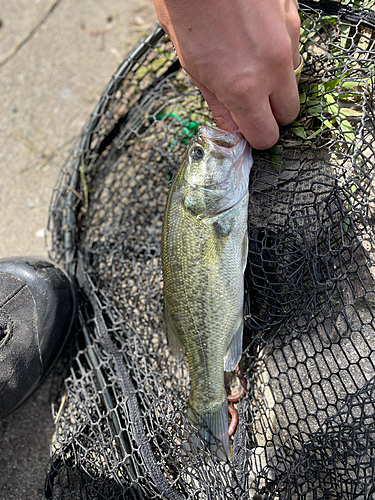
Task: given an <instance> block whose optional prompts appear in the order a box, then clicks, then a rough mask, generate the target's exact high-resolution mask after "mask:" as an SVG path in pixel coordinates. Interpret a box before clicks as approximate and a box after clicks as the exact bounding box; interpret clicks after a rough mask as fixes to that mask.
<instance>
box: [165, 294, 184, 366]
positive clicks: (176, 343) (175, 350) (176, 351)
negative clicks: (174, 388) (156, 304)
mask: <svg viewBox="0 0 375 500" xmlns="http://www.w3.org/2000/svg"><path fill="white" fill-rule="evenodd" d="M164 328H165V332H166V334H167V340H168V346H169V349H170V350H171V353H172V355H173V356H174V357H175V358H177V359H178V360H179V361H181V360H182V359H183V357H184V354H185V348H184V344H183V343H182V340H181V337H180V336H179V334H178V333H177V330H176V328H175V326H174V324H173V321H172V318H171V315H170V314H169V309H168V303H167V301H166V300H164Z"/></svg>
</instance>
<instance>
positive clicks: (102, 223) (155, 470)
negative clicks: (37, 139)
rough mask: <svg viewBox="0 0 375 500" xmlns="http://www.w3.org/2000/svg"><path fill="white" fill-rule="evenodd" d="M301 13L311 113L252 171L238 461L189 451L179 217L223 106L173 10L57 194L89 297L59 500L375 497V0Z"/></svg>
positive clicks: (68, 359)
mask: <svg viewBox="0 0 375 500" xmlns="http://www.w3.org/2000/svg"><path fill="white" fill-rule="evenodd" d="M300 13H301V22H302V32H301V45H300V52H301V54H302V57H303V59H304V62H305V66H304V69H303V72H302V75H301V81H300V84H299V90H300V101H301V112H300V115H299V117H298V118H297V121H295V122H293V123H292V124H291V125H289V126H288V127H284V128H283V130H282V132H281V137H280V140H279V142H278V144H277V145H276V146H274V147H273V148H272V149H271V150H269V151H264V152H255V154H254V166H253V168H252V171H251V176H250V184H249V217H248V233H249V254H248V263H247V268H246V272H245V331H244V345H243V355H242V359H241V363H240V372H239V374H241V376H239V374H235V373H234V374H233V376H232V378H231V377H229V379H226V383H227V386H228V387H227V390H228V392H230V391H231V390H232V391H236V390H237V389H236V387H235V386H236V385H238V384H239V380H240V379H241V380H242V381H243V384H244V385H246V392H245V393H244V394H243V397H242V398H241V399H240V401H239V402H238V403H237V404H235V406H236V409H237V412H238V425H237V429H236V431H235V433H234V434H233V436H232V437H231V438H230V443H229V455H230V460H229V461H228V462H220V461H218V460H217V459H215V457H214V456H212V455H211V454H210V452H209V451H207V450H206V449H205V448H204V447H203V448H202V447H199V446H197V447H196V449H195V448H194V446H195V445H194V443H192V448H191V449H190V451H191V452H188V453H186V452H184V450H183V443H184V441H185V440H186V439H187V435H186V428H188V426H189V423H188V421H187V419H186V408H187V400H188V395H189V370H188V366H187V363H186V361H183V362H179V361H178V360H176V359H175V358H174V357H173V356H171V354H170V351H169V349H168V346H167V342H166V337H165V333H164V328H163V311H162V309H163V306H162V305H163V287H162V272H161V259H160V242H161V231H162V218H163V213H164V208H165V201H166V197H167V192H168V186H169V183H170V180H171V178H172V176H173V174H174V173H175V171H176V169H177V167H178V165H179V163H180V161H181V158H182V156H183V153H184V151H185V149H186V145H187V144H188V142H189V141H190V138H191V137H192V136H194V134H195V133H196V132H197V130H198V129H199V127H200V126H201V125H202V124H203V123H205V122H207V121H210V120H211V116H210V112H209V109H208V107H207V105H206V103H205V102H204V100H203V98H202V97H201V95H200V94H199V92H198V91H197V90H196V89H195V87H194V86H193V85H192V84H191V83H190V81H189V79H188V78H187V76H186V75H185V74H184V72H183V71H182V70H181V67H180V65H179V63H178V61H177V59H176V55H175V53H174V51H173V48H172V45H171V43H170V41H169V40H168V38H166V37H165V34H164V32H163V31H162V30H161V28H157V29H156V30H155V32H154V33H153V34H151V35H150V36H149V37H148V38H147V40H145V41H144V42H142V43H141V44H140V45H139V46H138V47H136V48H135V49H134V51H133V52H132V53H131V54H130V55H129V57H128V58H127V59H126V60H125V61H124V62H123V64H122V65H121V66H120V67H119V68H118V70H117V71H116V73H115V75H114V76H113V78H112V80H111V82H110V83H109V85H108V86H107V88H106V89H105V91H104V93H103V95H102V97H101V99H100V101H99V102H98V104H97V106H96V108H95V110H94V112H93V114H92V116H91V118H90V120H89V122H88V124H87V126H86V127H85V129H84V131H83V133H82V136H81V139H80V142H79V145H78V146H77V148H76V149H75V150H74V151H73V152H72V154H71V156H70V157H69V158H68V160H67V162H66V164H65V166H64V168H63V169H62V172H61V175H60V179H59V183H58V185H57V188H56V190H55V193H54V198H53V200H52V204H51V209H50V234H49V236H50V255H51V257H53V258H54V259H56V260H57V261H59V262H60V263H62V264H64V265H65V266H66V268H67V269H68V270H69V271H70V273H72V274H73V275H75V276H76V278H77V280H78V283H79V285H80V289H81V296H80V309H79V315H78V321H77V333H76V335H75V336H74V338H73V339H72V341H71V343H70V345H69V346H68V349H67V350H66V353H65V358H64V360H63V362H61V363H60V368H61V372H59V373H58V372H56V374H55V376H56V391H55V392H54V394H53V399H54V405H53V407H54V411H55V418H56V432H55V434H54V438H53V443H52V457H51V461H50V464H49V467H48V475H47V479H46V487H45V497H46V498H48V499H54V500H63V499H64V500H67V499H85V500H86V499H87V500H89V499H90V500H91V499H92V500H94V499H95V500H96V499H103V500H109V499H147V500H151V499H157V498H159V499H161V498H164V499H167V498H168V499H181V500H182V499H184V498H185V499H214V500H216V499H226V500H230V499H250V498H253V499H258V500H259V499H261V498H263V499H266V498H267V499H278V500H279V499H280V500H281V499H283V500H284V499H285V500H286V499H289V500H291V499H293V500H294V499H295V500H297V499H299V500H302V499H303V500H309V499H322V498H324V499H363V500H364V499H370V498H373V497H374V496H375V480H374V474H375V321H374V306H375V276H374V270H375V267H374V266H375V262H374V252H375V248H374V243H375V242H374V234H373V223H374V220H375V196H374V183H375V179H374V173H375V166H374V164H375V161H374V160H375V159H374V154H375V151H374V148H375V146H374V144H375V128H374V125H375V121H374V103H373V92H374V89H373V86H374V75H375V1H374V0H367V1H365V0H363V1H342V2H336V1H329V0H321V1H312V0H311V1H309V2H306V1H305V2H303V3H302V2H301V3H300Z"/></svg>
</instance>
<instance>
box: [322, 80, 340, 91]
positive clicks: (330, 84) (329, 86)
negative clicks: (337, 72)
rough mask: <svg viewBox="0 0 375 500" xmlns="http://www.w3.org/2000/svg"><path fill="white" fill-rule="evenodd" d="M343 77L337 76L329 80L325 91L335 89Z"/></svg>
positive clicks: (325, 85)
mask: <svg viewBox="0 0 375 500" xmlns="http://www.w3.org/2000/svg"><path fill="white" fill-rule="evenodd" d="M340 81H341V78H336V79H335V80H331V81H329V82H326V83H325V84H324V85H323V87H324V91H325V92H329V91H330V90H332V89H334V88H335V87H337V85H338V84H339V83H340Z"/></svg>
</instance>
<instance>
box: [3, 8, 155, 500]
mask: <svg viewBox="0 0 375 500" xmlns="http://www.w3.org/2000/svg"><path fill="white" fill-rule="evenodd" d="M55 4H56V5H55ZM54 5H55V7H54V9H53V10H52V11H51V13H50V14H49V15H48V16H47V17H46V18H45V20H44V22H43V23H42V24H40V26H39V27H38V29H37V30H36V31H35V32H34V33H33V34H32V35H31V36H30V37H29V38H27V35H28V34H30V33H31V30H32V27H33V26H35V24H36V23H37V21H38V20H40V18H41V16H42V15H43V13H45V12H47V11H48V10H49V9H50V8H51V7H52V6H54ZM155 19H156V18H155V13H154V10H153V6H152V2H151V0H108V1H107V2H103V1H100V0H80V1H76V0H58V1H56V0H55V1H54V0H12V1H11V2H5V1H3V2H1V9H0V92H1V101H0V102H1V104H0V110H1V113H0V137H1V142H0V144H1V148H0V199H1V203H0V258H3V257H8V256H12V255H42V256H43V255H47V251H46V249H45V244H44V235H45V230H46V225H47V217H48V207H49V203H50V198H51V195H52V191H53V188H54V185H55V183H56V180H57V176H58V173H59V170H60V168H61V166H62V164H63V162H64V159H65V158H66V156H67V155H68V152H69V150H70V149H71V148H72V147H73V146H74V145H75V144H76V142H77V139H78V137H79V134H80V131H81V129H82V127H83V125H84V123H85V122H86V121H87V119H88V117H89V114H90V112H91V111H92V109H93V108H94V106H95V103H96V102H97V100H98V98H99V96H100V94H101V92H102V90H103V89H104V87H105V85H106V83H107V82H108V80H109V79H110V77H111V75H112V74H113V72H114V71H115V69H116V67H117V66H118V64H119V63H120V62H121V61H122V59H123V58H124V57H125V55H126V54H127V53H128V52H129V50H130V49H131V48H132V47H133V46H134V45H135V44H136V43H137V42H138V41H139V40H140V39H141V37H142V35H143V34H147V33H149V32H150V30H151V29H152V27H153V24H154V22H155ZM23 40H25V42H24V43H23V44H21V42H22V41H23ZM18 45H20V48H19V50H18V51H15V50H14V49H15V47H17V46H18ZM0 369H1V367H0ZM53 430H54V426H53V422H52V415H51V410H50V405H49V380H48V379H47V381H46V383H45V384H44V385H43V386H42V387H41V388H40V389H39V390H38V391H37V392H36V393H35V394H34V395H33V396H32V397H31V398H30V399H29V400H28V401H27V402H26V403H25V404H24V405H23V406H22V407H21V408H19V409H18V410H17V411H15V412H14V413H13V414H11V415H10V416H9V417H7V418H6V419H5V420H3V421H1V422H0V500H13V499H14V500H34V499H41V498H42V497H43V485H44V478H45V468H46V465H47V462H48V458H49V447H50V443H51V438H52V434H53Z"/></svg>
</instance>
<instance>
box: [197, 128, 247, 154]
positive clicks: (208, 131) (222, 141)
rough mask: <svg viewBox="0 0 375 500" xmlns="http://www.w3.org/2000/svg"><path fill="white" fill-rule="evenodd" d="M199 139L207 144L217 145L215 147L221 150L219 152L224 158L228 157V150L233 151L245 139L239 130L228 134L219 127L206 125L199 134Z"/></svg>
mask: <svg viewBox="0 0 375 500" xmlns="http://www.w3.org/2000/svg"><path fill="white" fill-rule="evenodd" d="M199 138H200V139H201V140H203V141H205V142H210V143H213V144H215V146H216V147H217V148H219V151H222V153H224V156H227V154H228V149H233V148H234V147H235V146H237V144H239V143H240V142H241V141H242V140H243V138H244V137H243V135H242V134H241V132H240V131H239V130H236V131H234V132H227V131H226V130H222V129H220V128H218V127H213V126H211V125H205V126H204V127H202V129H201V131H200V133H199ZM211 153H212V152H211ZM225 153H226V154H225Z"/></svg>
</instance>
